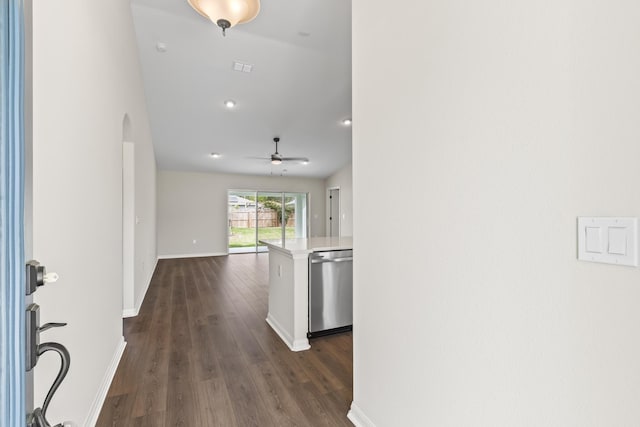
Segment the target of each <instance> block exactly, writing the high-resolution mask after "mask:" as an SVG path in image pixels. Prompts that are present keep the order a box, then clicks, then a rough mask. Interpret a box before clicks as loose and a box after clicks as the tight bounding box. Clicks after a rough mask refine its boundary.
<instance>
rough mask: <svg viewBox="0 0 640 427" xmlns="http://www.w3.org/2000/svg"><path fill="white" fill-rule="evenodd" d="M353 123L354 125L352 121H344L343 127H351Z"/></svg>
mask: <svg viewBox="0 0 640 427" xmlns="http://www.w3.org/2000/svg"><path fill="white" fill-rule="evenodd" d="M351 123H353V122H352V121H351V119H344V120H343V121H342V124H343V125H345V126H351Z"/></svg>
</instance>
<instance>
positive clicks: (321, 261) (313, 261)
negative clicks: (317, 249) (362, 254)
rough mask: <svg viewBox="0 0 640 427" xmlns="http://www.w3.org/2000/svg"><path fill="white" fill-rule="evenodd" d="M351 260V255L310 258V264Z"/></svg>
mask: <svg viewBox="0 0 640 427" xmlns="http://www.w3.org/2000/svg"><path fill="white" fill-rule="evenodd" d="M347 261H353V257H352V256H349V257H344V258H333V259H332V258H311V264H322V263H325V262H347Z"/></svg>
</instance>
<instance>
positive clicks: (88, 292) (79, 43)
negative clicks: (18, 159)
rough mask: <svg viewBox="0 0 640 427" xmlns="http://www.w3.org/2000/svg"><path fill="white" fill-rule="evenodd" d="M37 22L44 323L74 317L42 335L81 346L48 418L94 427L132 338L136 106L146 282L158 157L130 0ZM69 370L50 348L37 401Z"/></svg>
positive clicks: (36, 219) (36, 222)
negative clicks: (130, 162) (130, 217)
mask: <svg viewBox="0 0 640 427" xmlns="http://www.w3.org/2000/svg"><path fill="white" fill-rule="evenodd" d="M33 28H34V29H33V31H34V34H33V196H32V197H33V200H32V203H33V254H34V257H35V258H36V259H38V260H40V261H41V262H42V263H44V264H45V265H46V266H47V267H48V269H49V271H55V272H57V273H59V275H60V280H59V281H58V283H56V284H51V285H47V286H45V287H43V288H41V289H39V290H38V291H37V292H36V294H35V302H37V303H38V304H39V305H40V306H41V322H42V323H45V322H50V321H58V322H68V326H67V327H65V328H62V329H53V330H49V331H46V332H43V334H42V341H48V340H53V341H59V342H61V343H63V344H64V345H66V346H67V347H68V348H69V350H70V352H71V369H70V371H69V376H68V377H67V379H66V380H65V381H64V383H63V384H62V386H61V388H60V389H59V391H58V393H57V394H56V396H55V397H54V399H53V401H52V403H51V406H50V408H49V412H48V418H49V420H51V421H52V422H55V423H57V422H61V421H63V420H71V421H74V422H75V423H76V425H84V423H85V422H87V423H88V422H90V421H91V419H90V416H91V415H97V411H98V410H99V409H100V408H99V407H96V406H97V405H99V404H100V403H101V402H100V401H99V397H100V393H101V392H104V391H106V390H105V389H102V388H101V387H104V386H107V387H108V385H109V384H108V382H106V381H108V380H110V378H108V376H107V377H106V378H105V376H106V375H108V374H109V372H108V369H109V368H110V364H111V362H112V361H113V358H114V356H115V355H117V354H118V351H119V350H120V349H121V347H122V343H123V341H122V211H121V209H122V137H123V129H122V123H123V118H124V116H125V114H128V115H129V116H130V118H131V122H132V139H133V142H134V143H135V146H136V147H135V149H136V153H135V158H136V165H135V166H136V195H137V196H138V199H137V200H136V209H137V210H138V215H139V216H140V217H141V218H142V221H141V224H140V226H138V227H137V228H136V254H135V258H136V260H135V262H136V265H137V268H139V270H140V271H139V273H138V274H137V275H136V281H138V280H142V279H140V278H141V277H142V278H144V277H145V271H144V269H146V270H147V271H146V273H147V274H148V270H149V268H150V266H151V265H152V264H153V263H154V262H155V252H156V250H155V230H154V229H155V160H154V154H153V148H152V146H151V136H150V130H149V126H148V119H147V112H146V107H145V103H144V97H143V93H142V85H141V80H140V71H139V63H138V58H137V52H136V43H135V37H134V33H133V24H132V20H131V11H130V7H129V1H128V0H112V1H99V2H86V1H79V0H61V1H57V2H34V4H33ZM143 262H144V264H145V267H144V268H143V267H142V263H143ZM141 286H142V285H141ZM116 362H117V360H116ZM58 366H59V365H58V362H57V357H56V356H53V355H51V354H47V355H45V356H43V358H42V359H41V361H40V364H39V365H38V366H37V367H36V368H35V385H36V403H37V405H38V406H40V405H42V401H43V400H44V395H45V393H46V391H47V390H48V388H49V385H50V384H51V382H52V381H53V378H54V376H55V374H56V373H57V369H58ZM92 410H93V411H94V412H93V413H92V412H91V411H92Z"/></svg>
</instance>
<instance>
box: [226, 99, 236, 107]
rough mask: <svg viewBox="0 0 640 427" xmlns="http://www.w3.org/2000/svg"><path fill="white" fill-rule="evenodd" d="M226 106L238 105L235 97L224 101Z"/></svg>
mask: <svg viewBox="0 0 640 427" xmlns="http://www.w3.org/2000/svg"><path fill="white" fill-rule="evenodd" d="M224 106H225V107H227V108H233V107H235V106H236V101H234V100H233V99H227V100H226V101H224Z"/></svg>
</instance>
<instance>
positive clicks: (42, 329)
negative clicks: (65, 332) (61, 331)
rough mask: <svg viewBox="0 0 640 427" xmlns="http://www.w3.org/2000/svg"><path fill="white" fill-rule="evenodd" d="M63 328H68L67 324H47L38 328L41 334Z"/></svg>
mask: <svg viewBox="0 0 640 427" xmlns="http://www.w3.org/2000/svg"><path fill="white" fill-rule="evenodd" d="M63 326H67V324H66V323H45V324H44V325H42V326H41V327H39V328H38V330H39V331H40V332H44V331H46V330H48V329H51V328H62V327H63Z"/></svg>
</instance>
